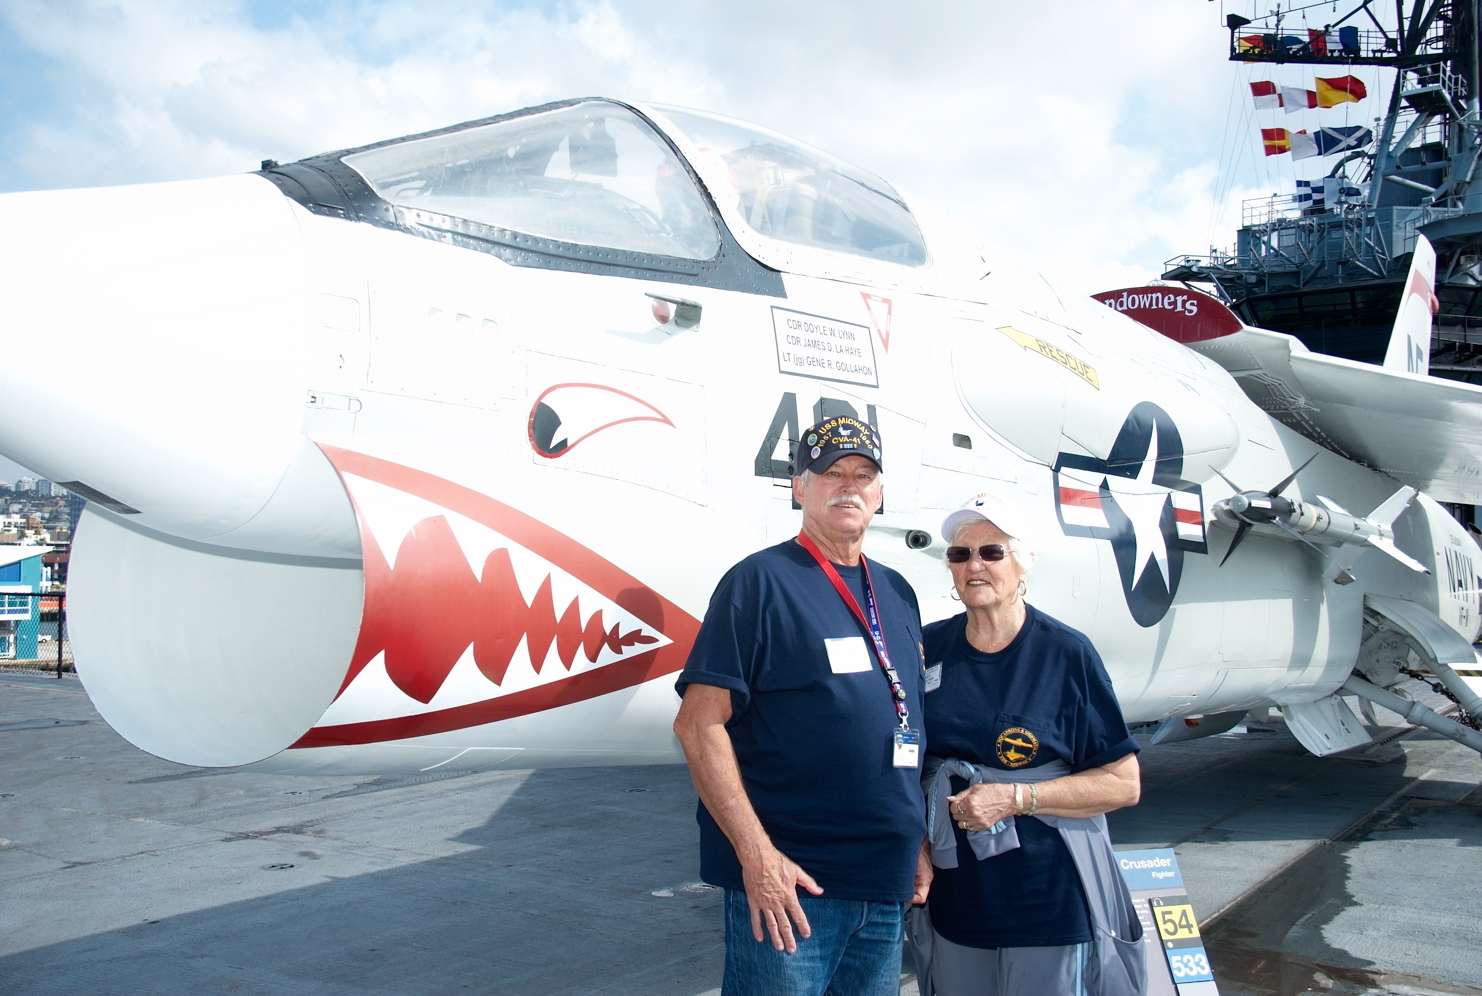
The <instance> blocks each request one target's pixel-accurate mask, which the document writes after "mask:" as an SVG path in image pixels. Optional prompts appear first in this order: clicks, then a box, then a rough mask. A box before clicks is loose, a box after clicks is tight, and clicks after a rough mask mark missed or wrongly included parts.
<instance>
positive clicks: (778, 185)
mask: <svg viewBox="0 0 1482 996" xmlns="http://www.w3.org/2000/svg"><path fill="white" fill-rule="evenodd" d="M660 110H661V111H663V113H664V114H665V116H667V117H668V118H669V119H670V120H671V121H673V122H674V124H675V125H677V126H678V127H679V128H680V129H682V130H683V131H684V132H685V134H686V135H688V136H689V138H690V141H692V142H693V143H694V144H695V145H696V146H697V147H698V148H699V150H700V152H701V153H702V154H704V155H710V156H718V157H719V158H720V159H721V160H722V161H724V163H725V164H726V166H727V167H728V168H729V170H730V174H731V180H732V183H733V185H734V187H735V197H736V204H735V206H736V209H737V210H738V211H739V212H740V214H741V217H742V218H744V219H745V220H746V223H747V224H748V225H749V226H751V228H752V229H754V230H755V231H756V232H758V233H759V234H761V235H765V236H767V237H769V238H774V239H780V240H781V241H783V242H793V243H797V244H799V245H805V246H815V247H817V248H820V249H832V250H835V251H836V252H847V253H852V254H854V255H856V256H867V257H869V258H871V259H882V260H888V261H889V262H892V263H904V264H905V265H907V266H920V265H922V264H923V263H925V262H926V245H925V243H924V242H923V241H922V239H921V230H920V229H919V228H918V227H917V225H916V219H915V218H914V217H912V215H911V211H910V209H909V208H907V207H906V205H905V204H904V203H903V202H902V201H901V198H900V195H899V194H897V193H896V192H895V191H894V190H893V189H892V188H891V186H890V185H889V184H888V183H886V182H885V181H884V180H881V179H880V178H879V177H877V176H872V175H871V174H869V173H866V172H865V171H864V170H861V169H858V168H856V167H854V166H851V165H849V164H848V163H846V162H844V161H843V160H841V159H836V158H834V157H833V156H831V155H829V154H828V153H826V152H823V151H821V150H819V149H815V148H813V147H811V146H808V145H804V144H802V143H801V142H795V141H793V140H792V139H790V138H785V137H784V136H782V135H778V134H776V133H775V132H770V131H767V130H766V129H763V128H758V127H756V126H755V125H749V124H746V123H744V122H741V121H736V120H733V119H731V118H724V117H720V116H718V115H712V114H706V113H702V112H700V111H692V110H688V109H685V108H679V107H661V108H660ZM714 193H715V196H716V197H717V198H721V197H724V196H726V195H725V193H724V192H722V191H714Z"/></svg>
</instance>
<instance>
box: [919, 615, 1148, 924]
mask: <svg viewBox="0 0 1482 996" xmlns="http://www.w3.org/2000/svg"><path fill="white" fill-rule="evenodd" d="M1025 608H1026V610H1027V615H1026V617H1025V620H1024V626H1023V627H1022V628H1021V629H1020V630H1019V634H1018V635H1017V636H1015V637H1014V639H1013V641H1012V642H1011V643H1010V644H1009V645H1008V646H1007V647H1005V648H1004V649H1003V650H1000V651H999V652H997V653H993V654H986V653H983V652H982V651H980V650H975V649H973V647H972V645H971V644H969V643H968V642H967V616H966V615H965V614H962V615H956V616H953V617H952V618H951V619H944V620H942V621H940V622H935V623H932V624H931V625H929V626H927V627H926V628H925V630H924V631H923V640H924V643H925V644H926V664H927V667H928V668H931V667H933V666H935V665H937V664H940V665H941V666H942V670H941V683H940V685H938V686H937V687H936V688H935V689H934V690H933V691H932V692H931V693H930V694H928V695H927V696H926V736H927V740H928V742H929V743H930V744H931V753H932V754H935V755H936V756H938V757H945V758H959V759H961V760H964V761H971V762H972V763H974V764H980V765H985V766H987V767H990V768H1001V769H1004V770H1012V769H1024V768H1035V767H1038V766H1039V765H1042V764H1045V763H1047V762H1049V761H1051V760H1054V759H1059V760H1063V761H1065V762H1066V763H1067V764H1069V765H1070V767H1071V770H1072V771H1085V770H1087V769H1089V768H1097V767H1100V766H1102V765H1104V764H1110V763H1111V762H1112V761H1115V760H1118V759H1119V758H1122V757H1124V756H1126V755H1127V754H1131V753H1134V752H1135V751H1137V750H1138V746H1137V742H1136V741H1135V740H1133V739H1132V736H1131V734H1129V733H1128V731H1127V724H1126V722H1125V721H1124V720H1123V719H1122V710H1121V707H1120V706H1119V705H1118V704H1117V699H1116V695H1115V694H1114V693H1113V691H1112V685H1111V680H1110V678H1108V677H1107V674H1106V668H1105V666H1103V664H1102V663H1101V657H1100V656H1099V655H1098V654H1097V653H1096V650H1095V649H1094V648H1093V647H1092V646H1091V642H1090V641H1089V640H1088V639H1087V638H1086V637H1085V636H1084V635H1083V634H1081V633H1079V632H1077V631H1076V630H1073V629H1071V628H1070V627H1069V626H1066V625H1065V624H1063V623H1061V622H1059V621H1058V620H1056V619H1053V618H1051V617H1050V616H1047V615H1045V614H1044V613H1042V612H1039V611H1038V610H1036V609H1035V608H1034V607H1033V606H1026V607H1025ZM966 785H967V783H966V782H964V781H961V780H960V779H954V780H953V791H954V792H960V791H962V789H963V788H965V787H966ZM1026 791H1027V790H1026ZM1014 826H1015V829H1016V830H1017V831H1018V834H1019V847H1018V848H1017V849H1016V850H1012V851H1007V852H1005V853H1003V854H1000V855H997V856H995V857H991V858H987V859H985V860H982V861H979V860H978V859H977V857H976V855H974V854H973V852H972V848H971V847H970V846H969V845H968V844H967V837H966V834H964V832H963V831H962V830H961V829H956V828H954V829H955V832H956V834H957V856H958V867H957V868H953V869H946V868H938V869H936V876H935V877H934V878H933V879H932V883H931V892H930V899H929V902H930V907H931V918H932V925H933V926H934V927H935V928H936V929H937V931H938V932H940V933H941V935H942V936H943V937H945V938H947V940H949V941H952V942H953V943H956V944H962V945H966V946H968V947H976V948H998V947H1047V946H1054V945H1061V944H1079V943H1081V942H1083V941H1089V940H1090V939H1091V922H1090V915H1089V913H1088V911H1087V909H1086V899H1085V893H1084V891H1083V890H1082V889H1081V884H1080V879H1079V878H1078V877H1077V876H1076V871H1075V865H1074V864H1073V863H1072V861H1071V858H1070V852H1069V851H1068V850H1066V847H1065V842H1064V841H1063V840H1062V839H1061V838H1060V833H1059V831H1057V830H1054V829H1052V828H1050V827H1049V826H1047V825H1045V824H1044V823H1042V822H1040V821H1039V820H1037V819H1034V818H1033V817H1029V818H1025V817H1022V816H1021V817H1018V818H1017V819H1015V821H1014Z"/></svg>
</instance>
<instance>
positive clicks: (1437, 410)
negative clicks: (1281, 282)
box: [1187, 326, 1482, 504]
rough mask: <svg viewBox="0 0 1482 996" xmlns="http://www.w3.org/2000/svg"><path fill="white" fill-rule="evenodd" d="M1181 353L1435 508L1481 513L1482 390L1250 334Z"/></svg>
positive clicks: (1259, 332) (1284, 338)
mask: <svg viewBox="0 0 1482 996" xmlns="http://www.w3.org/2000/svg"><path fill="white" fill-rule="evenodd" d="M1187 345H1188V347H1189V348H1190V349H1193V350H1196V351H1197V352H1199V353H1202V354H1203V355H1205V356H1207V357H1209V358H1210V359H1211V360H1213V361H1214V362H1216V363H1218V364H1219V365H1220V366H1222V367H1224V368H1225V369H1226V370H1228V371H1229V372H1230V374H1231V376H1233V377H1234V378H1235V380H1236V381H1237V382H1239V384H1240V386H1241V388H1243V389H1244V391H1245V393H1246V394H1247V395H1249V396H1250V398H1251V400H1252V401H1254V402H1255V403H1256V404H1257V405H1259V406H1260V407H1261V408H1262V409H1264V410H1265V411H1266V412H1267V413H1269V414H1270V415H1271V417H1272V418H1275V419H1277V420H1278V421H1280V422H1282V423H1284V424H1285V425H1287V426H1289V427H1290V428H1292V429H1295V430H1296V431H1297V432H1300V433H1301V434H1302V435H1304V436H1306V437H1307V438H1309V439H1311V440H1313V441H1314V442H1317V443H1320V444H1322V445H1323V446H1326V447H1327V448H1328V449H1330V450H1333V451H1334V452H1336V453H1339V454H1341V455H1343V456H1345V457H1348V458H1349V459H1351V460H1356V461H1358V462H1359V463H1363V464H1366V465H1367V466H1369V467H1372V468H1374V469H1375V470H1379V471H1382V472H1384V473H1386V474H1388V475H1389V476H1391V477H1393V478H1394V479H1395V480H1397V481H1399V482H1401V483H1402V484H1408V485H1410V486H1411V487H1412V488H1415V489H1417V490H1419V491H1423V492H1425V493H1426V494H1429V495H1430V496H1431V497H1432V498H1435V499H1437V500H1438V501H1451V502H1465V503H1469V504H1477V503H1482V386H1475V385H1472V384H1463V383H1461V382H1459V381H1450V380H1442V379H1440V378H1436V377H1428V376H1424V375H1421V374H1413V373H1406V372H1404V371H1401V370H1393V369H1389V368H1386V367H1378V366H1373V365H1371V364H1368V363H1359V362H1357V361H1354V360H1346V359H1342V358H1341V357H1336V356H1328V355H1326V354H1323V353H1314V352H1311V351H1310V350H1308V349H1307V347H1306V346H1304V345H1303V344H1302V342H1301V341H1300V340H1299V339H1297V338H1295V337H1294V336H1290V335H1285V334H1283V333H1280V332H1271V331H1267V330H1265V329H1257V328H1251V327H1249V326H1247V327H1245V328H1242V329H1241V330H1240V331H1238V332H1235V333H1232V334H1229V335H1223V336H1220V337H1219V338H1215V339H1206V340H1204V341H1202V342H1191V343H1187Z"/></svg>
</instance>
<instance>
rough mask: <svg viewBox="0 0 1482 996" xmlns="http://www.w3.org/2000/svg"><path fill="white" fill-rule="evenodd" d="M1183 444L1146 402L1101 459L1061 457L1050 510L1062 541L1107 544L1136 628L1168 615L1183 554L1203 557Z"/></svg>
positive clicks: (1199, 500) (1200, 500) (1199, 516)
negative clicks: (1081, 539)
mask: <svg viewBox="0 0 1482 996" xmlns="http://www.w3.org/2000/svg"><path fill="white" fill-rule="evenodd" d="M1183 455H1184V450H1183V439H1182V437H1180V436H1179V432H1178V426H1177V425H1175V424H1174V422H1173V418H1172V417H1171V416H1170V415H1169V414H1168V413H1167V412H1165V411H1164V410H1163V409H1162V408H1159V407H1158V406H1157V405H1155V404H1153V403H1152V402H1150V401H1144V402H1142V403H1140V404H1138V405H1137V406H1136V407H1134V408H1133V409H1132V411H1131V412H1129V413H1128V414H1127V418H1126V420H1125V421H1123V423H1122V428H1121V431H1119V432H1118V433H1117V438H1116V441H1115V442H1114V443H1113V444H1112V448H1111V452H1110V454H1108V456H1107V458H1106V459H1105V460H1100V459H1097V458H1095V457H1088V456H1084V455H1082V454H1077V453H1061V454H1060V455H1059V457H1058V458H1057V459H1056V461H1055V490H1056V495H1057V499H1058V500H1057V502H1056V508H1057V510H1058V512H1059V515H1060V524H1061V528H1062V529H1063V530H1064V531H1065V534H1066V535H1067V536H1086V537H1091V538H1094V539H1104V540H1109V541H1111V545H1112V552H1113V555H1114V556H1115V558H1116V562H1117V573H1118V575H1119V576H1120V578H1121V582H1122V593H1123V595H1124V596H1126V599H1127V609H1128V611H1129V612H1131V613H1132V618H1133V619H1134V620H1136V622H1137V624H1138V625H1139V626H1152V625H1155V624H1156V623H1157V622H1158V621H1160V620H1161V619H1162V618H1163V617H1164V616H1165V615H1167V614H1168V609H1169V607H1170V606H1171V605H1172V604H1173V598H1174V596H1175V595H1176V594H1177V593H1178V585H1179V580H1180V579H1181V577H1182V575H1183V557H1184V554H1185V553H1201V554H1207V553H1208V552H1209V548H1208V546H1207V545H1206V544H1205V538H1204V493H1203V489H1202V488H1200V486H1199V485H1197V484H1191V483H1189V482H1187V481H1185V480H1183V476H1182V475H1183Z"/></svg>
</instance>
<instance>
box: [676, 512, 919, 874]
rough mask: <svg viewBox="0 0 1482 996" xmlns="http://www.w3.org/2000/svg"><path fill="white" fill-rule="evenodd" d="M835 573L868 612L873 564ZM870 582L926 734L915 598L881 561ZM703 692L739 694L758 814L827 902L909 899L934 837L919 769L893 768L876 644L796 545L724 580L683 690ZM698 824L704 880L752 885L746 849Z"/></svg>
mask: <svg viewBox="0 0 1482 996" xmlns="http://www.w3.org/2000/svg"><path fill="white" fill-rule="evenodd" d="M836 567H837V570H838V572H839V574H840V575H841V576H842V577H843V578H844V580H845V583H846V584H848V586H849V587H850V589H851V590H853V591H854V594H855V598H856V599H857V600H858V601H859V604H860V606H861V608H863V607H864V606H865V600H864V570H863V568H861V567H840V566H837V565H836ZM869 574H870V580H871V582H872V584H873V587H874V592H875V600H876V603H877V605H878V607H879V614H880V621H881V625H882V627H883V629H884V634H885V645H886V649H887V651H888V652H889V654H890V661H891V664H892V665H893V666H894V667H895V669H896V671H897V672H898V673H899V675H900V679H901V683H902V684H903V685H904V686H905V689H906V693H907V699H906V701H907V706H908V707H909V710H910V722H911V726H912V727H913V728H915V729H917V730H920V729H921V722H922V719H921V687H922V685H921V679H922V659H921V622H920V613H919V611H918V609H917V605H916V594H915V592H913V591H912V590H911V586H910V585H909V584H907V583H906V580H905V579H904V578H902V577H901V576H900V575H899V574H897V573H896V572H895V571H892V570H891V569H889V568H888V567H884V566H882V565H881V564H878V563H874V562H871V563H870V565H869ZM826 641H828V642H826ZM692 683H695V684H703V685H715V686H718V687H721V688H726V689H729V690H730V692H731V707H732V716H731V721H730V722H729V723H728V724H727V729H728V730H729V732H730V735H731V742H732V744H733V745H734V746H735V750H736V760H737V762H738V763H739V766H740V769H741V778H742V782H743V783H744V784H745V786H746V794H747V796H748V797H749V798H750V800H751V805H752V808H753V809H755V810H756V814H757V817H758V818H759V819H760V820H761V823H762V826H763V827H764V828H765V829H766V831H767V833H768V835H769V836H770V837H771V838H772V843H773V844H774V845H775V846H776V847H777V849H778V850H780V851H781V852H782V853H783V854H786V855H787V856H788V857H789V858H791V859H792V860H793V861H795V862H797V864H798V865H799V866H800V867H801V868H802V869H803V870H804V871H805V872H807V873H808V874H809V875H811V876H813V878H814V879H815V880H816V881H817V882H818V884H819V885H820V886H821V887H822V888H823V890H824V892H823V898H826V899H854V900H870V901H877V902H906V901H908V900H909V899H910V898H911V895H912V893H913V891H914V888H915V873H916V855H917V852H918V851H919V849H920V846H921V841H922V838H923V837H924V836H925V834H926V821H925V807H924V804H923V800H922V795H921V782H920V777H921V773H920V767H919V765H918V767H917V768H914V769H912V768H897V767H895V766H894V763H893V740H892V735H893V733H894V731H895V730H896V729H897V728H898V727H899V725H900V719H899V717H898V716H897V714H896V711H895V706H894V704H893V700H892V698H891V694H890V685H889V683H888V681H887V680H886V677H885V673H884V671H883V670H882V669H881V667H880V664H879V661H878V659H877V658H876V657H875V653H874V649H873V643H872V641H871V640H870V638H869V635H868V633H867V631H866V630H865V628H864V627H863V626H862V625H861V624H860V623H859V621H858V620H857V619H856V617H855V616H854V614H853V613H852V612H850V610H849V608H848V607H847V606H846V605H845V604H844V600H843V599H842V598H841V597H840V595H839V593H838V591H837V590H835V588H834V586H833V585H832V584H831V583H830V582H829V580H828V577H827V576H826V575H825V574H824V572H823V569H822V568H821V567H819V565H818V562H817V561H815V560H814V559H813V557H812V555H811V554H809V553H808V551H806V550H804V549H803V548H802V547H801V546H799V545H798V543H797V542H796V541H795V540H788V541H787V542H785V543H780V544H778V545H777V546H773V547H768V548H767V549H765V550H762V551H760V552H758V553H754V554H752V555H751V556H750V557H747V558H746V559H745V560H743V561H741V562H740V563H739V564H737V565H736V566H735V567H733V568H731V570H730V571H729V572H728V573H727V574H726V576H725V577H723V578H722V579H721V581H720V584H719V585H718V586H717V587H716V589H715V593H714V594H713V595H712V596H711V599H710V607H709V609H707V610H706V612H705V620H704V623H703V624H702V625H701V627H700V633H699V635H698V636H697V637H696V639H695V646H694V649H693V650H692V651H691V652H690V656H689V660H688V662H687V663H686V664H685V668H684V670H683V671H682V672H680V674H679V678H678V681H677V682H676V687H677V688H678V689H679V692H680V694H681V695H683V694H684V689H685V686H687V685H689V684H692ZM924 750H925V748H924V746H923V748H922V754H921V756H922V757H924V756H925V754H924ZM698 819H699V823H700V874H701V877H702V878H704V880H705V881H706V882H709V883H710V884H711V885H718V886H721V887H722V888H726V889H744V888H745V885H744V883H743V882H742V878H741V864H740V862H739V861H737V859H736V853H735V851H734V849H732V847H731V844H730V841H729V840H727V839H726V836H725V834H723V833H722V832H721V830H720V827H719V826H717V825H716V823H715V821H714V820H713V819H712V818H711V816H710V813H709V812H707V811H706V809H705V806H704V804H703V803H702V804H701V805H700V807H699V815H698Z"/></svg>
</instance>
